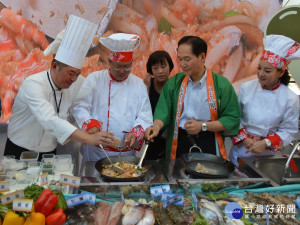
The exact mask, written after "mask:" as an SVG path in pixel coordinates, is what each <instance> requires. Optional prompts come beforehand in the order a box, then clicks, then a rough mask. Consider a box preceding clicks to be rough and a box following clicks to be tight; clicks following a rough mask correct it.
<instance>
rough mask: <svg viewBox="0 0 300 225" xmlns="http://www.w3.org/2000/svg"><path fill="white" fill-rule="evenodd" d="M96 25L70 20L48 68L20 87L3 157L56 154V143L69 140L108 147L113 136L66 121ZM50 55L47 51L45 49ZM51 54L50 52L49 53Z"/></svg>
mask: <svg viewBox="0 0 300 225" xmlns="http://www.w3.org/2000/svg"><path fill="white" fill-rule="evenodd" d="M96 30H97V25H96V24H93V23H91V22H89V21H87V20H84V19H82V18H80V17H76V16H73V15H71V16H70V17H69V20H68V23H67V26H66V31H65V33H64V36H63V39H62V42H61V44H60V45H59V47H58V46H56V43H57V41H54V43H53V45H50V46H49V48H55V47H56V48H57V47H58V50H57V54H56V55H55V58H54V60H53V62H52V63H51V68H50V69H49V70H47V71H43V72H40V73H37V74H34V75H31V76H29V77H28V78H27V79H26V80H25V81H24V82H23V84H22V85H21V87H20V89H19V92H18V95H17V96H16V99H15V101H14V104H13V114H12V116H11V117H10V120H9V124H8V138H7V142H6V146H5V152H4V155H15V156H16V158H19V157H20V155H21V153H22V152H23V151H37V152H40V158H41V155H42V154H43V153H49V152H51V153H55V149H56V146H57V143H58V142H59V143H60V144H65V143H67V142H68V141H69V140H74V141H79V142H84V143H89V144H92V145H95V144H110V143H111V142H112V141H113V135H112V134H111V133H108V132H97V133H95V134H92V135H89V134H88V133H86V132H83V131H81V130H80V129H77V128H76V127H75V126H73V125H72V124H70V123H69V122H68V121H67V117H68V115H69V109H70V107H71V104H72V101H73V98H74V97H73V96H74V91H73V88H75V87H76V80H77V77H78V75H79V74H80V72H81V66H82V63H83V60H84V58H85V55H86V53H87V51H88V49H89V47H90V44H91V42H92V39H93V37H94V35H95V33H96ZM47 51H49V49H47ZM50 51H51V50H50Z"/></svg>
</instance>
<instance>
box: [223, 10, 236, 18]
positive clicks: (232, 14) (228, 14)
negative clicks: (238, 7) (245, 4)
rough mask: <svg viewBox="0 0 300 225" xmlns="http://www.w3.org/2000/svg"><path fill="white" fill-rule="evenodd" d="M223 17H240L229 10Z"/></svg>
mask: <svg viewBox="0 0 300 225" xmlns="http://www.w3.org/2000/svg"><path fill="white" fill-rule="evenodd" d="M224 15H225V17H230V16H236V15H240V14H239V13H238V12H237V11H233V10H229V11H227V12H226V13H224Z"/></svg>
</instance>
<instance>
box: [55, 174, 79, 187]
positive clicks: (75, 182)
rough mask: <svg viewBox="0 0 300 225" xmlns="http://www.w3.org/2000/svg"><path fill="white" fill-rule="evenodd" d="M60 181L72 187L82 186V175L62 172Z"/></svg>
mask: <svg viewBox="0 0 300 225" xmlns="http://www.w3.org/2000/svg"><path fill="white" fill-rule="evenodd" d="M59 183H60V184H65V185H69V186H72V187H79V186H80V177H75V176H70V175H66V174H61V175H60V178H59Z"/></svg>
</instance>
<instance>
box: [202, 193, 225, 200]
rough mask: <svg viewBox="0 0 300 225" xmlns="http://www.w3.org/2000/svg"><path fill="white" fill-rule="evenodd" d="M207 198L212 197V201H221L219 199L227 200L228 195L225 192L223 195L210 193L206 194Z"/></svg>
mask: <svg viewBox="0 0 300 225" xmlns="http://www.w3.org/2000/svg"><path fill="white" fill-rule="evenodd" d="M206 196H207V197H210V198H212V199H215V200H217V199H219V198H226V197H227V196H228V195H227V193H226V192H225V191H223V192H222V193H220V194H214V193H209V194H206Z"/></svg>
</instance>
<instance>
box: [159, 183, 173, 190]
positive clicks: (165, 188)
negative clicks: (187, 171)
mask: <svg viewBox="0 0 300 225" xmlns="http://www.w3.org/2000/svg"><path fill="white" fill-rule="evenodd" d="M161 189H162V191H163V192H170V190H171V188H170V185H169V184H165V185H162V186H161Z"/></svg>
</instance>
